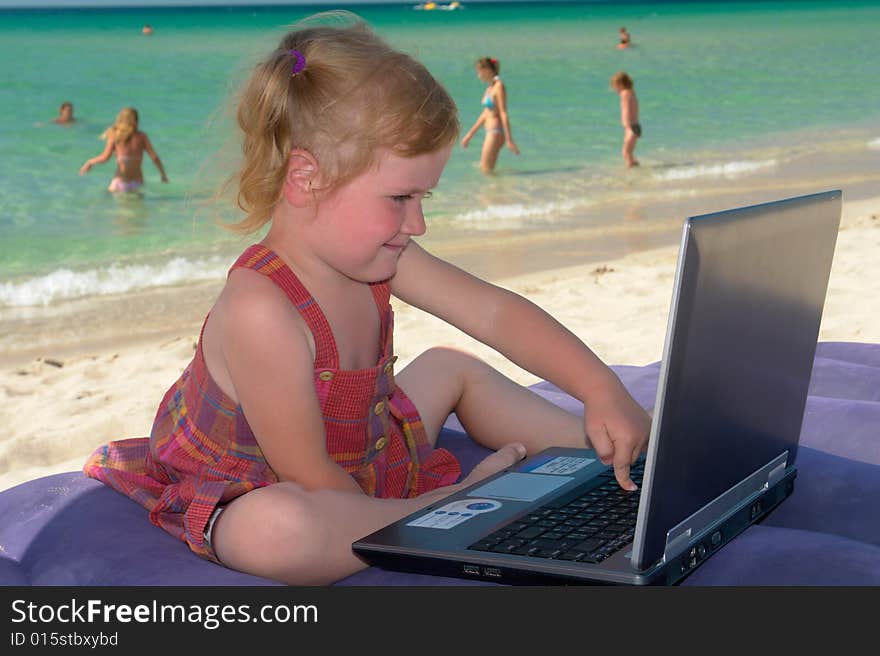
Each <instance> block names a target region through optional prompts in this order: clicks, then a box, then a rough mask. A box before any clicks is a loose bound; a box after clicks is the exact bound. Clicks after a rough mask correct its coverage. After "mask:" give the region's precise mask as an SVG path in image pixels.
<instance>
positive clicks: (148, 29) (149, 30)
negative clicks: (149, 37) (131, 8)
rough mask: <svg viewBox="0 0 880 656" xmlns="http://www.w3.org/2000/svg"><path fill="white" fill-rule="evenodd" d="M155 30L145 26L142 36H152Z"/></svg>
mask: <svg viewBox="0 0 880 656" xmlns="http://www.w3.org/2000/svg"><path fill="white" fill-rule="evenodd" d="M152 33H153V28H152V27H151V26H150V25H144V28H143V29H142V30H141V34H152Z"/></svg>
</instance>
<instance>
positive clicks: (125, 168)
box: [79, 107, 168, 192]
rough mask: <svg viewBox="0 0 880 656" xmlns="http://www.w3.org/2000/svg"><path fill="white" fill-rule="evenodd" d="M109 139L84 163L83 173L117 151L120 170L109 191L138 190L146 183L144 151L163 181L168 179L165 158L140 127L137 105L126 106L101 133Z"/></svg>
mask: <svg viewBox="0 0 880 656" xmlns="http://www.w3.org/2000/svg"><path fill="white" fill-rule="evenodd" d="M101 138H102V139H106V140H107V145H106V146H105V147H104V151H103V152H102V153H101V154H100V155H98V156H96V157H92V158H91V159H89V160H86V163H85V164H83V165H82V167H81V168H80V170H79V174H80V175H85V174H86V173H88V172H89V170H90V169H91V168H92V167H93V166H94V165H95V164H103V163H104V162H106V161H107V160H108V159H110V157H111V156H112V155H113V154H114V153H115V154H116V173H115V174H114V176H113V179H112V180H111V181H110V186H109V187H108V188H107V191H110V192H119V191H138V190H140V188H141V187H142V186H143V184H144V173H143V170H142V169H141V161H142V160H143V158H144V151H146V153H147V154H148V155H149V156H150V159H152V160H153V164H155V165H156V168H157V169H158V170H159V174H160V175H161V176H162V182H168V176H167V175H166V174H165V167H163V166H162V160H160V159H159V155H157V154H156V151H155V150H154V149H153V144H152V143H151V142H150V138H149V137H148V136H147V134H146V133H145V132H141V131H140V130H138V113H137V110H136V109H135V108H134V107H126V108H125V109H123V110H122V111H120V112H119V115H118V116H117V117H116V121H115V122H114V123H113V125H111V126H110V127H109V128H107V129H106V130H105V131H104V133H103V134H102V135H101Z"/></svg>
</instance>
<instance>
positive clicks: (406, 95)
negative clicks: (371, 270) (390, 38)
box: [226, 12, 459, 233]
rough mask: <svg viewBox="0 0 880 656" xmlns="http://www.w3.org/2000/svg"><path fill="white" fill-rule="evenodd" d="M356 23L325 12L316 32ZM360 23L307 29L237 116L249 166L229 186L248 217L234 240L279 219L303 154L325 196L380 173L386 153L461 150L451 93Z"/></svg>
mask: <svg viewBox="0 0 880 656" xmlns="http://www.w3.org/2000/svg"><path fill="white" fill-rule="evenodd" d="M352 16H353V15H351V14H348V13H347V12H325V13H322V14H318V15H317V16H315V17H312V18H311V19H308V21H307V22H309V23H311V22H312V21H314V20H315V19H316V18H317V19H325V18H327V17H332V18H337V19H338V18H340V17H341V18H343V19H347V20H350V18H349V17H352ZM354 18H355V21H354V22H353V23H351V24H349V25H308V24H306V25H304V24H303V23H300V24H299V25H301V26H302V27H299V28H298V29H294V30H293V31H292V32H289V33H288V34H287V35H286V36H284V38H282V39H281V43H279V44H278V47H277V48H276V49H275V50H274V51H272V52H271V53H270V54H269V56H268V57H267V58H265V59H264V60H263V61H262V62H260V63H259V64H258V65H257V66H256V68H255V69H254V71H253V72H252V73H251V75H250V78H249V79H248V80H247V81H246V82H245V84H244V86H243V89H242V91H241V93H240V97H239V101H238V109H237V115H236V118H237V121H238V126H239V128H240V129H241V132H242V144H241V147H242V154H243V160H244V161H243V163H242V166H241V168H240V170H239V171H238V172H237V173H236V174H234V175H233V176H232V177H231V178H229V179H228V180H227V182H226V185H227V186H228V185H231V184H235V183H237V186H238V192H237V196H236V202H237V204H238V207H239V208H241V209H242V210H244V212H245V213H246V215H247V216H246V217H245V218H244V219H243V220H241V221H239V222H237V223H233V224H227V227H229V228H231V229H232V230H235V231H237V232H242V233H248V232H253V231H255V230H257V229H259V228H260V227H262V226H263V225H264V224H266V223H267V222H268V221H269V220H270V219H271V218H272V213H273V211H274V209H275V207H276V205H277V203H278V201H279V199H280V198H281V191H282V187H283V184H284V178H285V176H286V173H287V167H288V158H289V154H290V152H291V151H292V150H294V149H303V150H306V151H308V152H309V153H311V155H312V156H313V157H314V158H315V159H316V160H317V161H318V165H319V174H318V178H319V179H320V182H321V184H322V187H321V188H320V189H316V191H317V192H322V193H323V192H329V191H332V190H333V189H336V188H338V187H340V186H341V185H343V184H345V183H346V182H348V181H350V180H352V179H353V178H355V177H356V176H358V175H360V174H361V173H363V172H365V171H366V170H368V169H369V168H370V167H371V166H373V165H375V163H376V161H377V157H378V154H379V153H378V151H379V149H381V148H387V149H390V150H391V151H392V152H393V153H394V154H396V155H398V156H402V157H415V156H417V155H422V154H426V153H431V152H435V151H437V150H439V149H440V148H443V147H446V146H448V145H450V144H452V143H454V142H455V140H456V138H457V136H458V132H459V123H458V116H457V109H456V106H455V102H454V101H453V100H452V97H451V96H450V95H449V93H447V91H446V90H445V89H444V88H443V86H442V85H441V84H440V83H439V82H438V81H437V80H436V79H434V77H433V76H432V75H431V74H430V73H429V72H428V70H427V69H426V68H425V67H424V66H423V65H422V64H420V63H419V62H417V61H416V60H415V59H413V58H412V57H410V56H409V55H406V54H404V53H401V52H398V51H396V50H394V49H393V48H392V47H391V46H390V45H388V44H387V43H386V42H385V41H384V40H382V39H381V38H380V37H379V36H377V35H376V34H375V33H374V32H373V31H372V30H371V29H370V28H369V27H368V26H367V25H366V24H365V23H364V22H363V21H361V20H358V19H356V17H354ZM291 50H296V51H298V53H300V54H301V55H302V58H303V59H304V60H305V62H304V64H305V66H304V68H302V70H301V71H299V72H297V73H296V74H294V66H295V65H296V67H297V68H299V64H300V63H301V62H300V58H299V56H297V55H295V54H291V53H290V51H291Z"/></svg>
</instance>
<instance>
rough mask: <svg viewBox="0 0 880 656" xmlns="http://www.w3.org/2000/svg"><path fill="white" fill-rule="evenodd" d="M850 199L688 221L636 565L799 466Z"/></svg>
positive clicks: (815, 199)
mask: <svg viewBox="0 0 880 656" xmlns="http://www.w3.org/2000/svg"><path fill="white" fill-rule="evenodd" d="M840 211H841V193H840V192H839V191H832V192H826V193H822V194H814V195H811V196H804V197H800V198H793V199H788V200H784V201H778V202H773V203H767V204H764V205H757V206H752V207H746V208H740V209H736V210H730V211H725V212H718V213H715V214H707V215H702V216H697V217H691V218H690V219H688V220H687V221H686V223H685V227H684V234H683V237H682V246H681V251H680V255H679V262H678V270H677V273H676V286H675V291H674V292H673V299H672V305H671V307H670V319H669V326H668V329H667V330H668V333H667V336H666V345H665V349H664V355H663V364H662V368H661V372H660V381H659V384H658V394H657V402H656V405H655V412H654V425H653V427H652V434H651V440H650V442H649V456H648V464H647V467H646V471H645V479H644V491H643V494H642V500H641V504H640V509H639V517H638V523H637V527H636V541H635V542H636V547H635V550H634V553H633V564H634V566H636V567H637V568H639V569H646V568H647V567H648V566H650V565H652V564H653V563H654V562H656V561H657V560H658V559H660V558H661V557H662V556H663V554H664V551H665V548H666V540H667V532H668V531H669V530H670V529H671V528H673V527H675V526H676V525H678V524H679V523H681V522H682V521H683V520H685V519H686V518H688V517H689V516H690V515H692V514H693V513H695V512H697V511H698V510H699V509H700V508H702V507H703V506H705V505H706V504H708V503H710V502H711V501H712V500H713V499H715V498H716V497H718V496H719V495H721V494H722V493H724V492H726V491H727V490H729V489H730V488H731V487H733V486H735V485H736V484H738V483H739V482H740V481H742V480H743V479H744V478H746V477H747V476H749V475H750V474H752V473H753V472H754V471H755V470H757V469H759V468H761V467H763V466H765V465H767V464H768V463H769V462H770V461H772V460H773V459H774V458H777V457H778V456H779V455H780V454H782V453H784V452H786V451H787V452H788V459H787V464H788V465H789V466H790V465H791V464H792V462H793V460H794V457H795V453H796V449H797V441H798V437H799V435H800V430H801V423H802V421H803V412H804V407H805V403H806V398H807V392H808V388H809V382H810V375H811V372H812V366H813V358H814V355H815V351H816V342H817V339H818V334H819V324H820V321H821V318H822V308H823V306H824V303H825V292H826V289H827V285H828V276H829V273H830V269H831V261H832V257H833V255H834V246H835V242H836V237H837V230H838V226H839V222H840Z"/></svg>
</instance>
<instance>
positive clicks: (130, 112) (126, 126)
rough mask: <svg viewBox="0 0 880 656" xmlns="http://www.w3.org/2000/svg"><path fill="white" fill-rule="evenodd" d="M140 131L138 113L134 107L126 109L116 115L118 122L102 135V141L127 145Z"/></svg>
mask: <svg viewBox="0 0 880 656" xmlns="http://www.w3.org/2000/svg"><path fill="white" fill-rule="evenodd" d="M137 129H138V113H137V110H136V109H135V108H134V107H126V108H125V109H123V110H121V111H120V112H119V114H117V115H116V120H115V121H114V122H113V125H111V126H110V127H109V128H107V129H106V130H104V132H103V134H101V138H102V139H111V138H112V139H113V140H114V141H117V142H120V143H125V142H126V141H128V140H129V139H131V135H133V134H134V133H135V132H137Z"/></svg>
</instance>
